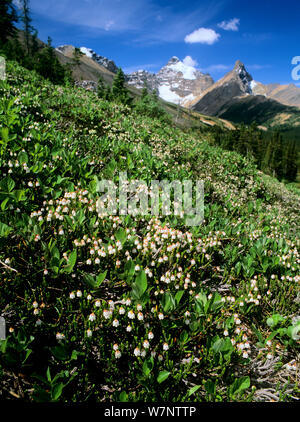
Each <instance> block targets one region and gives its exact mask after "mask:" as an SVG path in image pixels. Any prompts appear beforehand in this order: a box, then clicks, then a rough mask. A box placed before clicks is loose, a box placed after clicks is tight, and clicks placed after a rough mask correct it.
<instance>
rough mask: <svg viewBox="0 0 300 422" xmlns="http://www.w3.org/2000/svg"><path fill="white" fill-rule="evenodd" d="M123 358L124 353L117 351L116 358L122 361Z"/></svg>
mask: <svg viewBox="0 0 300 422" xmlns="http://www.w3.org/2000/svg"><path fill="white" fill-rule="evenodd" d="M121 356H122V353H121V352H120V350H116V351H115V358H116V359H120V357H121Z"/></svg>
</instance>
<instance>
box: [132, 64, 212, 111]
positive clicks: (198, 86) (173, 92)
mask: <svg viewBox="0 0 300 422" xmlns="http://www.w3.org/2000/svg"><path fill="white" fill-rule="evenodd" d="M127 81H128V83H129V84H130V85H134V86H135V87H136V88H143V86H144V84H145V83H146V85H147V86H148V88H149V89H151V90H153V89H155V90H156V91H157V93H158V95H159V96H160V97H161V98H162V99H164V100H165V101H169V102H172V103H175V104H181V105H184V104H185V103H187V102H188V101H190V100H191V99H193V98H194V96H196V95H199V94H200V93H201V92H203V91H204V90H205V89H207V88H208V87H209V86H211V85H212V84H213V83H214V81H213V79H212V78H211V76H210V75H204V74H203V73H201V72H200V71H199V70H198V69H196V68H195V67H194V66H191V65H188V64H186V63H184V61H181V60H180V59H179V58H178V57H176V56H173V57H171V59H170V60H169V61H168V62H167V64H166V65H165V66H163V67H162V68H161V69H160V70H159V72H157V73H156V74H153V73H149V72H146V71H144V72H141V71H138V72H134V73H131V74H129V75H127Z"/></svg>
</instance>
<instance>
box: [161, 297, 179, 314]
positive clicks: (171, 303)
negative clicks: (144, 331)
mask: <svg viewBox="0 0 300 422" xmlns="http://www.w3.org/2000/svg"><path fill="white" fill-rule="evenodd" d="M161 305H162V307H163V310H164V311H165V312H169V311H172V310H174V309H175V308H176V304H175V300H174V297H173V296H172V294H171V293H170V292H165V293H164V294H163V296H162V299H161Z"/></svg>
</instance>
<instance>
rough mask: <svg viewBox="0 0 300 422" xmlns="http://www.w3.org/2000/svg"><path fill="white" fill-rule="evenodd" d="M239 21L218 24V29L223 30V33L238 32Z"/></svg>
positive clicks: (234, 19) (233, 20) (231, 20)
mask: <svg viewBox="0 0 300 422" xmlns="http://www.w3.org/2000/svg"><path fill="white" fill-rule="evenodd" d="M239 24H240V19H238V18H233V19H230V20H229V21H223V22H221V23H218V27H219V28H222V29H224V30H225V31H238V30H239Z"/></svg>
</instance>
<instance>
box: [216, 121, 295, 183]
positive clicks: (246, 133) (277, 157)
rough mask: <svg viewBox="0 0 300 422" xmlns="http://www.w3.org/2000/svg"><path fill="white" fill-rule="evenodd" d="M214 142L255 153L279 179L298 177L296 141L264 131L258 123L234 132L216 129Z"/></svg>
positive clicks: (259, 162)
mask: <svg viewBox="0 0 300 422" xmlns="http://www.w3.org/2000/svg"><path fill="white" fill-rule="evenodd" d="M212 133H213V137H214V142H215V143H216V144H217V145H219V146H221V147H222V148H225V149H228V150H229V151H237V152H239V153H240V154H242V155H244V156H252V157H253V158H254V159H255V162H256V164H257V166H258V168H259V169H261V170H262V171H264V172H265V173H267V174H271V175H273V176H275V177H277V178H278V179H279V180H283V179H285V180H287V181H289V182H293V181H294V180H295V179H296V177H297V157H298V151H297V147H296V142H295V140H292V139H288V138H283V136H282V134H280V133H279V132H278V131H276V132H271V131H270V132H263V131H261V130H259V129H258V128H257V126H256V125H255V123H252V124H251V126H245V125H243V124H242V125H241V126H240V127H239V128H237V129H236V130H233V131H223V130H222V129H221V128H219V127H217V126H215V127H214V128H213V129H212Z"/></svg>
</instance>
